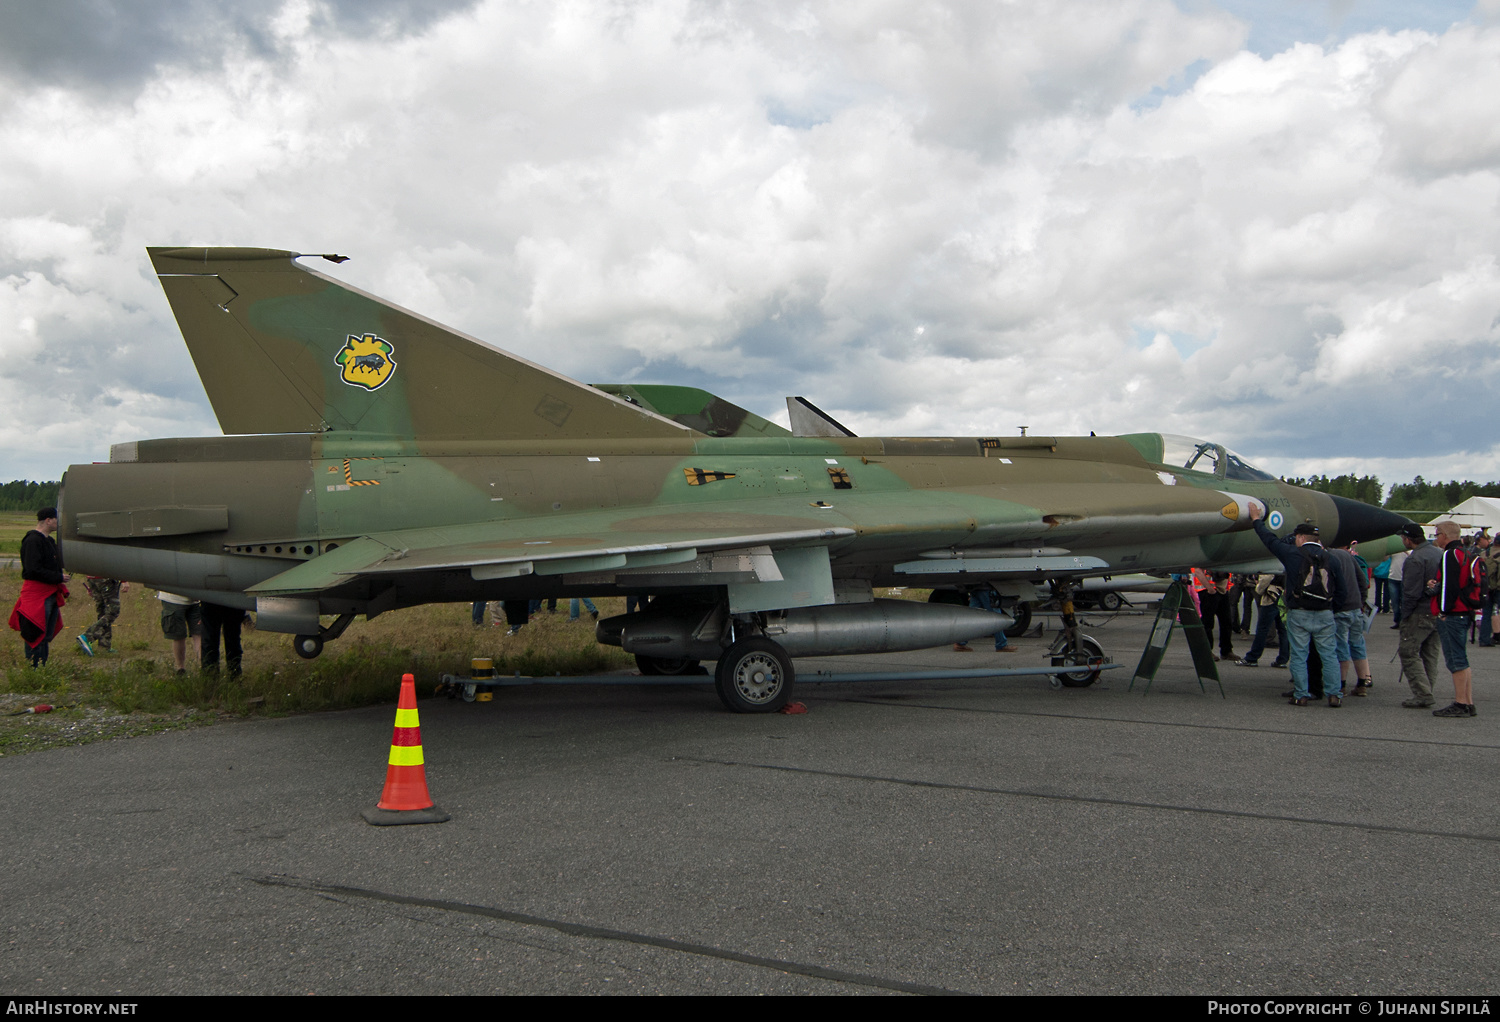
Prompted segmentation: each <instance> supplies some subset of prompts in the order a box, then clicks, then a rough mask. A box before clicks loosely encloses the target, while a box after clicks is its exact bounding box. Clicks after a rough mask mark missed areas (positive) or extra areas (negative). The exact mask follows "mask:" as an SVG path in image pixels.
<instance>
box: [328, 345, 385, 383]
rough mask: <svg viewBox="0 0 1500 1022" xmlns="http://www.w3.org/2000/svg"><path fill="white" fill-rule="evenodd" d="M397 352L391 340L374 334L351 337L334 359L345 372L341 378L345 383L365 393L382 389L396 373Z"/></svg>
mask: <svg viewBox="0 0 1500 1022" xmlns="http://www.w3.org/2000/svg"><path fill="white" fill-rule="evenodd" d="M395 353H396V349H395V348H393V347H392V346H391V343H390V342H389V341H386V340H383V339H381V338H379V337H376V336H375V335H374V334H364V335H363V336H359V335H356V334H350V335H349V339H348V340H347V341H345V342H344V346H343V347H342V348H340V349H339V353H338V354H337V355H335V356H334V357H333V360H334V362H336V363H338V365H339V368H340V369H341V370H342V373H341V374H340V376H341V378H342V379H343V381H344V382H345V383H347V384H349V385H350V386H353V387H363V388H364V389H365V390H379V389H380V387H381V385H382V384H384V383H385V381H386V380H389V379H390V378H391V374H392V373H394V372H395V371H396V362H395V360H394V359H393V358H391V356H392V355H394V354H395Z"/></svg>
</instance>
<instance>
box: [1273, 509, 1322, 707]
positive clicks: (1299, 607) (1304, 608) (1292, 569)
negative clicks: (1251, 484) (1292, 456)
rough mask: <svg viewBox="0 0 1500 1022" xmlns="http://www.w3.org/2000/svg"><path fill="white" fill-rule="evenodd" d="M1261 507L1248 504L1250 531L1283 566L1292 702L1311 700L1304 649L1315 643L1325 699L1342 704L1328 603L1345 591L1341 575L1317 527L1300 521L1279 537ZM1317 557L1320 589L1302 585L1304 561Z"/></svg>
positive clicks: (1301, 703) (1310, 562)
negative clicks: (1289, 533)
mask: <svg viewBox="0 0 1500 1022" xmlns="http://www.w3.org/2000/svg"><path fill="white" fill-rule="evenodd" d="M1265 513H1266V509H1265V508H1264V507H1263V506H1261V505H1260V504H1257V503H1253V502H1252V503H1251V505H1250V521H1251V522H1252V523H1253V524H1254V526H1255V534H1256V535H1257V536H1259V537H1260V541H1261V542H1262V543H1264V544H1265V545H1266V549H1267V550H1269V551H1270V552H1271V553H1272V554H1274V555H1275V556H1276V559H1277V560H1279V561H1280V562H1281V563H1282V565H1283V566H1285V568H1286V580H1287V589H1286V599H1287V612H1286V637H1287V644H1288V645H1289V646H1290V647H1291V649H1290V650H1289V651H1288V652H1289V656H1288V660H1289V661H1290V663H1289V666H1290V667H1291V669H1292V702H1291V704H1292V705H1293V706H1306V705H1307V704H1308V703H1310V702H1312V692H1311V691H1310V689H1309V687H1308V683H1307V656H1308V649H1309V648H1310V647H1313V646H1316V647H1317V650H1318V658H1319V659H1320V660H1321V661H1322V662H1323V664H1322V674H1321V676H1322V679H1323V694H1324V695H1326V696H1327V697H1328V705H1329V706H1333V707H1338V706H1342V705H1343V704H1344V699H1343V695H1342V693H1341V691H1340V689H1339V667H1338V663H1339V660H1338V643H1337V639H1336V632H1335V627H1334V620H1333V608H1334V607H1336V606H1338V605H1339V604H1340V603H1341V602H1342V601H1343V597H1344V592H1343V584H1342V580H1341V579H1340V578H1339V574H1338V572H1337V571H1335V570H1333V566H1332V565H1331V564H1328V563H1327V561H1328V558H1327V554H1326V552H1325V551H1324V550H1323V545H1322V544H1321V543H1319V542H1318V527H1317V526H1315V525H1311V524H1309V523H1307V522H1303V523H1302V524H1301V525H1298V526H1297V527H1296V528H1295V529H1293V530H1292V538H1291V539H1290V540H1286V539H1282V538H1281V537H1279V536H1277V535H1276V534H1275V533H1274V532H1272V531H1271V530H1270V529H1268V528H1266V525H1265V523H1264V522H1262V521H1261V519H1262V518H1263V517H1265ZM1309 546H1311V547H1316V548H1317V550H1316V551H1304V549H1303V548H1304V547H1309ZM1319 563H1322V564H1323V565H1324V568H1323V570H1322V571H1321V572H1318V573H1317V574H1318V575H1319V579H1320V580H1319V587H1317V588H1326V592H1322V593H1321V594H1320V593H1319V592H1318V591H1317V588H1315V587H1309V586H1305V585H1304V583H1305V581H1306V578H1307V572H1308V566H1309V565H1316V564H1319Z"/></svg>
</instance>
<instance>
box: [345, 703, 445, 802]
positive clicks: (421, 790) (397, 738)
mask: <svg viewBox="0 0 1500 1022" xmlns="http://www.w3.org/2000/svg"><path fill="white" fill-rule="evenodd" d="M363 815H364V818H365V822H366V823H371V824H374V825H375V826H377V827H386V826H391V825H392V824H398V823H443V822H445V821H446V820H449V819H452V817H450V816H449V815H448V814H447V813H445V812H443V811H442V810H441V809H439V808H438V807H437V806H435V805H433V804H432V796H431V795H429V794H427V768H426V767H425V766H424V765H423V763H422V725H421V724H420V723H419V722H418V721H417V681H416V679H415V678H414V677H412V676H411V675H410V674H403V675H401V698H400V699H399V700H397V702H396V727H395V730H394V731H393V732H392V733H391V758H390V761H389V765H388V766H387V767H386V769H385V790H384V791H382V792H381V793H380V802H379V803H377V804H376V806H375V808H374V809H366V810H365V811H364V813H363Z"/></svg>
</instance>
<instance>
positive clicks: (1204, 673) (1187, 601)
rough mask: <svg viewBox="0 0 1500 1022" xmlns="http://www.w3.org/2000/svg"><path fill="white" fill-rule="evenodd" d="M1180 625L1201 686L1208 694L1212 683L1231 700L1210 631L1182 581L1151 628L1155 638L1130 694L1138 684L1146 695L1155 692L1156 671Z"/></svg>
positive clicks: (1175, 584) (1165, 600)
mask: <svg viewBox="0 0 1500 1022" xmlns="http://www.w3.org/2000/svg"><path fill="white" fill-rule="evenodd" d="M1179 625H1181V626H1182V634H1183V635H1184V636H1185V637H1186V638H1187V644H1188V651H1189V652H1190V653H1192V654H1193V670H1195V671H1196V672H1197V674H1198V687H1199V688H1200V689H1202V690H1203V692H1204V694H1205V695H1207V694H1208V685H1207V682H1210V681H1212V682H1213V683H1214V684H1216V685H1218V686H1219V695H1220V697H1222V698H1225V699H1227V698H1229V697H1228V696H1226V695H1225V694H1224V683H1223V682H1222V681H1220V680H1219V669H1218V668H1217V667H1215V666H1214V650H1213V646H1211V645H1210V644H1209V641H1208V632H1207V631H1205V630H1204V628H1203V619H1202V618H1200V617H1199V616H1198V609H1197V608H1196V607H1195V606H1194V605H1193V600H1192V598H1191V597H1190V596H1189V595H1188V591H1187V586H1186V585H1185V584H1183V583H1181V582H1173V583H1172V584H1171V585H1170V586H1169V587H1168V588H1167V591H1166V593H1165V594H1164V595H1163V596H1162V598H1161V606H1160V607H1158V608H1157V611H1156V623H1155V624H1154V625H1152V626H1151V638H1150V639H1148V640H1147V641H1146V649H1145V651H1144V652H1142V653H1141V662H1140V663H1139V664H1138V665H1137V666H1136V669H1135V677H1133V678H1131V679H1130V688H1128V689H1126V691H1127V692H1130V691H1134V690H1135V683H1136V682H1138V681H1143V682H1145V683H1146V688H1145V693H1149V692H1150V691H1151V683H1152V682H1153V681H1155V680H1156V672H1157V671H1158V670H1160V668H1161V661H1162V657H1164V656H1165V655H1166V652H1167V643H1169V642H1171V641H1172V629H1173V628H1176V627H1177V626H1179ZM1145 693H1143V694H1145Z"/></svg>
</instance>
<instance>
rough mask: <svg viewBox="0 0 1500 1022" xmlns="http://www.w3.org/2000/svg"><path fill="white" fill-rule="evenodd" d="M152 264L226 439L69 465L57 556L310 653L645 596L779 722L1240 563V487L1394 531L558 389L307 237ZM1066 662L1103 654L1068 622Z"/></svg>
mask: <svg viewBox="0 0 1500 1022" xmlns="http://www.w3.org/2000/svg"><path fill="white" fill-rule="evenodd" d="M149 254H150V258H151V262H152V265H153V266H154V267H155V270H156V272H157V274H158V276H159V278H160V280H161V284H162V287H163V289H164V290H165V292H166V296H167V299H168V301H169V302H170V304H171V307H172V311H173V313H174V314H175V315H176V318H177V322H178V324H179V326H180V327H181V329H182V334H183V337H184V339H185V340H186V342H187V347H188V351H189V353H190V354H191V356H192V358H193V361H194V363H195V365H196V367H197V370H198V374H199V377H200V378H201V379H202V381H203V386H204V388H205V390H206V392H207V394H208V397H209V400H210V402H211V403H212V405H213V409H214V412H215V414H216V415H217V417H218V420H219V424H220V426H221V428H222V429H223V431H224V433H225V434H226V435H224V436H216V437H197V438H177V439H156V440H140V441H135V442H131V443H124V444H116V445H114V446H113V447H112V448H111V450H110V460H109V462H108V463H107V464H94V465H73V466H71V467H70V468H69V469H68V471H67V473H66V475H65V476H64V479H63V487H62V492H61V496H60V498H59V510H60V511H61V517H62V522H61V529H60V534H61V537H62V539H63V551H64V558H65V563H66V564H67V566H68V568H69V569H70V570H72V571H82V572H87V573H89V574H94V575H104V576H109V577H113V578H123V579H132V580H137V581H140V582H143V583H145V584H147V585H150V586H155V587H160V588H164V589H167V590H169V591H172V592H177V593H182V594H184V595H188V596H192V597H196V598H199V599H202V600H208V601H211V602H215V603H220V604H227V605H233V606H239V607H243V608H246V609H249V610H254V611H256V613H257V618H256V627H257V629H258V630H260V631H280V632H285V633H288V634H290V635H292V636H294V639H293V646H294V648H295V649H296V651H297V652H298V653H299V654H301V655H302V656H305V657H312V656H316V655H318V653H319V652H320V651H321V650H322V648H323V645H324V643H326V642H329V641H332V640H334V639H336V638H337V637H338V636H339V635H341V634H342V633H343V631H344V630H345V629H346V628H347V626H348V625H349V623H350V622H351V621H353V620H354V619H355V617H356V616H357V615H364V616H365V617H367V618H373V617H375V616H376V615H378V614H381V613H384V612H386V611H389V610H393V609H396V608H399V607H408V606H413V605H417V604H423V603H432V602H460V601H463V602H467V601H472V600H501V599H532V598H538V597H549V596H559V597H567V596H574V595H589V596H598V595H610V594H627V595H628V594H633V595H639V596H648V597H650V598H651V601H650V603H649V604H648V605H647V608H646V609H645V610H644V611H642V612H638V613H636V614H631V615H624V616H620V617H615V618H611V619H608V620H605V621H602V622H600V623H599V628H598V638H599V639H600V641H603V642H607V643H612V644H616V645H619V646H622V647H623V648H624V649H625V650H627V651H629V652H631V653H633V654H635V655H636V657H637V661H638V663H639V664H640V665H641V667H642V669H643V670H644V671H647V672H651V673H670V672H674V671H681V670H686V669H690V668H691V667H694V666H696V664H697V663H698V662H699V661H705V660H712V661H715V662H716V670H715V681H716V686H717V690H718V693H719V695H720V697H721V699H722V700H723V701H724V703H725V704H726V705H727V706H728V707H729V708H730V709H733V710H736V711H740V712H770V711H773V710H776V709H779V708H780V707H781V706H783V705H784V704H785V703H786V702H787V700H788V698H789V697H790V695H791V692H792V686H793V683H794V671H793V666H792V663H791V659H790V658H791V657H793V656H817V655H829V654H848V653H860V652H880V651H885V650H898V649H913V648H922V647H926V646H931V645H937V644H940V643H946V642H952V641H958V640H961V639H967V638H973V637H978V636H980V635H984V634H987V633H990V632H993V631H995V628H996V617H995V615H994V614H992V613H989V612H988V611H984V610H979V609H976V608H971V607H968V606H961V605H953V604H963V603H966V602H967V597H966V595H965V593H966V591H967V590H969V589H972V588H974V587H978V586H990V587H993V588H994V589H995V590H996V592H998V593H999V594H1000V595H1001V596H1002V597H1004V598H1007V599H1009V600H1018V599H1023V598H1024V599H1031V598H1034V596H1035V594H1036V587H1037V585H1038V584H1045V585H1047V586H1048V587H1049V588H1050V589H1052V590H1053V591H1054V592H1056V593H1060V594H1061V595H1062V597H1063V598H1064V599H1066V597H1067V595H1068V593H1069V592H1070V591H1071V587H1073V586H1076V584H1077V583H1078V581H1079V580H1081V579H1085V578H1089V577H1095V576H1103V575H1119V574H1126V573H1133V572H1152V573H1157V574H1160V573H1165V572H1169V571H1183V570H1186V569H1188V568H1190V567H1193V566H1207V567H1218V568H1223V569H1229V570H1241V571H1248V570H1254V569H1255V568H1258V567H1260V566H1262V565H1263V564H1264V563H1266V552H1265V550H1264V548H1263V547H1262V545H1261V543H1260V541H1259V540H1258V539H1257V538H1256V537H1255V535H1254V534H1253V533H1251V532H1249V531H1248V530H1249V519H1248V511H1249V509H1250V506H1251V504H1252V503H1259V504H1262V505H1264V506H1265V507H1266V508H1267V509H1268V512H1269V516H1268V520H1269V523H1270V527H1271V528H1272V529H1273V530H1274V531H1276V532H1277V533H1281V534H1285V533H1287V532H1289V531H1291V529H1292V528H1293V527H1294V526H1295V525H1297V524H1298V523H1299V522H1303V521H1311V522H1315V523H1317V524H1318V525H1319V526H1320V527H1321V529H1322V530H1323V532H1324V535H1325V536H1328V537H1333V538H1334V539H1335V541H1337V540H1339V539H1342V538H1344V537H1348V536H1353V537H1355V538H1362V537H1371V538H1373V537H1377V536H1385V535H1389V534H1390V533H1392V532H1394V531H1395V530H1396V528H1397V527H1399V526H1400V525H1401V524H1404V521H1405V520H1404V519H1402V518H1400V516H1397V515H1392V514H1391V513H1389V512H1386V511H1383V510H1380V509H1378V508H1373V507H1369V506H1367V505H1364V504H1360V503H1358V502H1355V501H1351V500H1343V499H1341V498H1338V497H1330V496H1327V495H1325V494H1322V493H1317V492H1314V491H1311V490H1305V489H1300V488H1298V487H1294V486H1289V485H1287V484H1285V483H1282V482H1278V481H1277V480H1276V479H1275V478H1274V477H1272V476H1271V475H1269V474H1268V473H1266V472H1263V471H1261V470H1259V469H1257V468H1255V467H1254V466H1253V465H1250V464H1248V463H1247V462H1246V461H1245V460H1244V459H1243V458H1240V457H1239V456H1237V455H1236V454H1234V453H1233V452H1231V451H1229V450H1226V449H1225V448H1224V447H1223V446H1221V445H1219V444H1217V443H1213V442H1210V441H1201V440H1193V439H1188V438H1184V437H1176V436H1171V435H1164V434H1158V433H1135V434H1128V435H1124V436H1099V437H1095V436H1088V437H1066V436H1034V435H1033V436H1024V435H1022V436H1015V435H1000V434H999V433H997V434H996V435H993V436H981V437H856V436H853V435H852V434H851V433H850V431H849V430H847V429H845V428H844V427H842V426H839V425H838V424H837V423H836V422H833V420H832V419H830V418H829V417H828V416H826V415H824V414H823V413H821V412H820V411H818V410H817V409H816V406H813V405H811V403H810V402H806V401H805V399H801V400H803V402H804V404H806V405H807V407H808V408H810V409H811V411H810V412H805V414H804V413H801V412H799V413H797V415H795V416H794V422H795V421H802V422H804V423H806V422H809V421H812V423H813V427H814V428H813V429H812V430H811V431H812V432H814V433H816V434H817V435H812V436H794V435H792V432H791V431H788V430H786V429H783V428H781V427H780V426H778V425H776V424H775V423H772V422H769V421H767V420H765V419H763V418H761V417H759V416H756V415H754V414H752V413H750V412H748V411H746V410H744V409H742V408H739V407H737V406H735V405H733V404H732V403H730V402H728V401H725V400H723V399H721V398H717V397H715V396H714V395H712V394H708V393H707V392H705V391H701V390H695V389H692V388H686V387H671V386H646V385H638V384H631V385H607V384H606V385H600V386H590V385H586V384H583V383H579V382H577V381H574V380H571V379H568V378H567V377H564V376H562V375H560V374H558V373H555V372H552V371H550V370H548V369H546V368H543V367H542V366H539V365H536V364H534V363H532V362H529V361H526V360H525V359H522V358H519V357H517V356H515V355H512V354H509V353H507V352H504V351H501V350H500V349H498V348H495V347H493V346H491V345H489V344H486V343H485V342H483V341H480V340H478V339H476V338H473V337H469V336H466V335H464V334H462V333H460V332H458V331H456V330H451V329H449V328H447V327H444V326H441V325H439V324H438V323H435V322H433V321H432V320H429V319H426V318H424V317H422V316H420V315H418V314H416V313H413V312H409V311H407V310H405V309H402V308H399V307H397V306H395V305H393V304H391V303H389V302H386V301H383V300H381V299H379V298H377V297H375V296H373V295H369V294H366V293H364V292H362V291H359V290H357V289H355V288H353V287H351V286H349V285H347V284H344V283H341V282H339V281H338V280H335V279H333V278H332V277H330V276H327V275H325V274H323V273H321V272H319V271H317V270H315V269H312V268H311V267H309V266H306V265H304V264H303V262H301V261H299V260H305V259H308V258H311V257H309V256H304V255H300V254H298V253H295V252H285V251H276V250H266V249H248V248H153V249H150V250H149ZM323 258H326V259H330V260H332V261H334V262H340V261H342V260H343V257H341V256H325V257H323ZM813 413H816V415H813ZM809 416H810V417H811V418H809ZM814 420H816V421H814ZM825 420H826V422H825ZM885 586H906V587H917V588H924V589H925V588H931V589H934V590H935V596H936V598H937V599H938V600H939V601H940V602H935V603H930V604H921V603H915V602H908V601H902V600H887V599H877V598H875V596H874V590H875V589H876V588H877V587H885ZM942 601H946V602H942ZM329 617H331V618H333V620H331V621H329V622H327V623H325V622H324V620H323V619H324V618H329ZM1054 652H1056V653H1057V654H1059V655H1061V656H1063V657H1065V658H1069V659H1067V661H1066V662H1067V663H1069V664H1074V663H1077V664H1097V662H1098V657H1099V655H1100V653H1101V652H1102V651H1100V650H1099V649H1098V646H1097V644H1096V643H1094V642H1093V641H1092V640H1090V639H1087V637H1084V636H1082V635H1080V634H1079V633H1078V632H1077V629H1076V628H1072V629H1071V630H1068V629H1065V630H1064V633H1063V634H1061V635H1060V637H1059V640H1058V642H1057V643H1055V644H1054ZM1094 676H1096V673H1091V672H1089V671H1087V670H1081V671H1080V672H1079V675H1078V676H1077V679H1075V683H1087V682H1088V681H1090V680H1092V677H1094Z"/></svg>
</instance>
